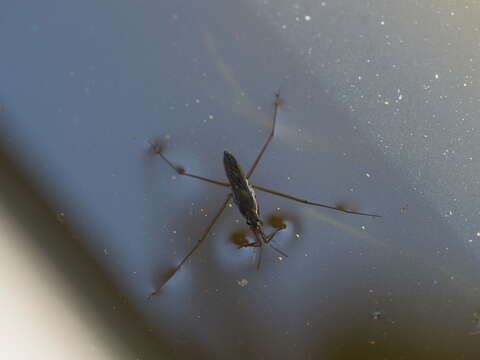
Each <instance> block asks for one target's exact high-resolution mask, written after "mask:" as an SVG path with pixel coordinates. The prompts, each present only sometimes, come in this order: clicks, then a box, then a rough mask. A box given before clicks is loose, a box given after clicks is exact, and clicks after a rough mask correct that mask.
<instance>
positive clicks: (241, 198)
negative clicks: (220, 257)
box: [149, 92, 380, 298]
mask: <svg viewBox="0 0 480 360" xmlns="http://www.w3.org/2000/svg"><path fill="white" fill-rule="evenodd" d="M274 96H275V101H274V109H273V121H272V128H271V131H270V134H269V136H268V138H267V140H266V142H265V143H264V145H263V147H262V148H261V150H260V152H259V153H258V155H257V157H256V159H255V161H254V162H253V164H252V166H251V167H250V169H249V170H248V172H247V174H246V175H245V174H244V172H243V171H242V168H241V167H240V165H239V164H238V162H237V160H236V159H235V157H234V156H233V155H232V154H231V153H229V152H228V151H224V153H223V165H224V168H225V173H226V175H227V178H228V183H227V182H222V181H217V180H213V179H209V178H206V177H203V176H198V175H194V174H190V173H188V172H186V170H185V169H184V168H182V167H179V166H175V165H174V164H173V163H172V162H171V161H170V160H169V159H168V158H167V157H165V155H164V154H163V152H162V148H161V146H160V145H158V144H154V145H152V150H153V152H154V153H155V154H158V155H160V157H161V158H162V159H163V160H164V161H165V162H166V163H167V164H168V165H169V166H170V167H171V168H172V169H173V170H175V171H176V172H177V173H178V174H179V175H182V176H188V177H191V178H194V179H198V180H202V181H206V182H209V183H212V184H216V185H219V186H222V187H229V188H230V192H229V193H228V194H227V196H226V198H225V200H224V201H223V203H222V205H221V206H220V208H219V209H218V210H217V212H216V214H215V216H214V217H213V219H212V220H211V221H210V223H209V224H208V226H207V228H206V229H205V231H204V232H203V234H202V236H201V237H200V238H199V240H198V241H197V243H196V244H195V245H194V246H193V248H192V249H191V250H190V251H189V252H188V253H187V255H185V257H184V258H183V259H182V261H180V263H179V264H178V265H177V266H176V267H175V268H174V269H173V270H172V271H171V272H170V273H169V274H167V276H166V278H165V280H164V282H163V283H162V284H161V286H160V287H159V288H158V289H157V290H156V291H154V292H152V293H151V294H150V296H149V298H151V297H152V296H155V295H157V294H158V292H159V290H160V289H161V288H162V287H163V286H164V285H165V284H166V283H167V282H168V281H169V280H170V279H171V278H172V277H173V276H174V275H175V274H176V273H177V271H178V270H180V268H181V267H182V266H183V265H184V264H185V262H186V261H187V260H188V259H189V258H190V256H192V255H193V254H194V253H195V251H196V250H197V249H198V248H199V247H200V245H202V243H203V242H204V241H205V239H206V238H207V236H208V234H209V233H210V231H211V230H212V228H213V226H214V225H215V223H216V222H217V220H218V218H219V217H220V215H221V214H222V212H223V210H225V207H226V206H227V204H228V202H229V201H230V199H231V198H232V197H233V201H234V203H235V204H236V205H237V207H238V209H239V211H240V213H241V214H242V216H243V217H244V218H245V220H246V222H247V225H248V226H249V227H250V230H251V231H252V233H253V235H254V236H255V241H253V242H245V243H243V244H241V245H240V247H259V248H260V254H259V260H258V263H257V267H260V260H261V251H262V249H263V246H264V245H266V246H269V247H271V248H272V249H273V250H275V251H276V252H278V253H280V254H281V255H283V256H287V255H286V254H285V253H284V252H282V251H281V250H279V249H277V248H276V247H275V246H273V245H272V239H273V238H274V237H275V235H276V234H277V233H278V232H279V231H280V230H282V229H284V227H283V228H277V229H276V230H274V231H273V232H272V233H271V234H269V235H267V234H265V232H264V231H263V222H262V220H261V219H260V210H259V206H258V202H257V199H256V197H255V191H254V190H259V191H263V192H266V193H270V194H272V195H276V196H280V197H283V198H287V199H290V200H294V201H297V202H300V203H302V204H307V205H313V206H318V207H323V208H328V209H332V210H336V211H341V212H344V213H349V214H356V215H365V216H372V217H380V215H376V214H368V213H362V212H358V211H353V210H348V209H346V208H344V207H343V206H342V207H335V206H330V205H325V204H321V203H315V202H311V201H308V200H302V199H300V198H297V197H295V196H292V195H287V194H284V193H281V192H278V191H274V190H271V189H268V188H265V187H262V186H259V185H255V184H250V183H249V182H248V179H249V178H250V177H251V176H252V174H253V172H254V171H255V169H256V167H257V165H258V163H259V162H260V159H261V158H262V156H263V154H264V153H265V150H266V149H267V147H268V145H269V144H270V141H271V140H272V138H273V136H274V134H275V124H276V120H277V111H278V107H279V106H280V104H281V99H280V94H279V93H278V92H277V93H275V94H274Z"/></svg>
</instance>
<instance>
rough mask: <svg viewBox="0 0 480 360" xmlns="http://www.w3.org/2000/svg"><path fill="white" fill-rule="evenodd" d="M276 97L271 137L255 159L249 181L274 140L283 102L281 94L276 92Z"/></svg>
mask: <svg viewBox="0 0 480 360" xmlns="http://www.w3.org/2000/svg"><path fill="white" fill-rule="evenodd" d="M274 95H275V102H274V104H273V106H274V107H273V123H272V131H271V132H270V135H268V138H267V141H266V142H265V144H264V145H263V147H262V150H260V153H259V154H258V155H257V158H256V159H255V161H254V163H253V165H252V167H251V168H250V170H248V173H247V179H249V178H250V176H252V174H253V172H254V171H255V168H256V167H257V165H258V162H259V161H260V159H261V158H262V155H263V153H264V152H265V150H266V149H267V146H268V144H270V141H271V140H272V138H273V135H274V134H275V123H276V121H277V109H278V106H279V105H280V102H281V101H280V94H279V93H278V92H276V93H275V94H274Z"/></svg>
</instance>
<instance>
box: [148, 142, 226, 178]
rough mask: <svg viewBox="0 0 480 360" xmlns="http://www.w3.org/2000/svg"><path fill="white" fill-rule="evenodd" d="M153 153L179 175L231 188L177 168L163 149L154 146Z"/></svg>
mask: <svg viewBox="0 0 480 360" xmlns="http://www.w3.org/2000/svg"><path fill="white" fill-rule="evenodd" d="M153 151H154V152H155V154H158V155H160V157H161V158H162V159H163V160H164V161H165V162H166V163H167V164H168V165H169V166H170V167H171V168H172V169H173V170H175V171H176V172H177V174H178V175H184V176H189V177H192V178H194V179H198V180H203V181H206V182H209V183H211V184H215V185H220V186H224V187H229V186H230V184H228V183H225V182H223V181H217V180H213V179H209V178H206V177H203V176H198V175H193V174H190V173H187V172H186V171H185V169H184V168H182V167H180V166H175V165H173V163H172V162H171V161H170V160H168V159H167V158H166V156H165V155H163V154H162V149H161V148H160V147H159V146H158V145H154V146H153Z"/></svg>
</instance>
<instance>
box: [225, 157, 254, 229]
mask: <svg viewBox="0 0 480 360" xmlns="http://www.w3.org/2000/svg"><path fill="white" fill-rule="evenodd" d="M223 165H224V167H225V173H226V174H227V178H228V181H229V183H230V186H231V187H232V193H233V200H234V201H235V204H237V206H238V209H239V210H240V213H241V214H242V215H243V216H244V217H245V218H246V219H247V222H248V221H249V222H253V223H255V222H256V221H257V220H258V203H257V200H256V199H255V193H254V192H253V190H252V188H251V187H250V185H249V184H248V180H247V178H246V177H245V175H244V174H243V171H242V169H241V168H240V165H239V164H238V162H237V160H236V159H235V157H234V156H233V155H232V154H230V153H229V152H228V151H224V152H223Z"/></svg>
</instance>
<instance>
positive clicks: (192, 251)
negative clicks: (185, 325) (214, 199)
mask: <svg viewBox="0 0 480 360" xmlns="http://www.w3.org/2000/svg"><path fill="white" fill-rule="evenodd" d="M231 197H232V194H231V193H230V194H228V195H227V197H226V198H225V200H224V202H223V204H222V206H220V208H219V209H218V211H217V213H216V214H215V216H214V217H213V219H212V221H210V224H208V227H207V229H206V230H205V232H204V233H203V234H202V236H201V237H200V239H199V240H198V242H197V243H196V244H195V245H194V246H193V248H192V249H191V250H190V251H189V252H188V254H187V255H185V257H184V258H183V259H182V261H180V263H179V264H178V265H177V266H176V267H175V268H174V269H173V271H172V272H171V273H170V274H169V276H168V278H167V279H166V280H165V281H164V282H163V284H161V285H160V287H159V288H158V289H157V290H155V291H154V292H152V293H151V294H150V296H149V297H148V298H149V299H150V298H151V297H152V296H155V295H157V294H158V292H159V291H160V289H161V288H162V287H163V286H164V285H165V284H166V283H167V282H168V281H169V280H170V279H171V278H172V277H173V275H175V274H176V273H177V271H178V270H180V268H181V267H182V266H183V264H185V262H186V261H187V260H188V258H189V257H190V256H192V255H193V253H194V252H195V251H196V250H197V249H198V248H199V247H200V245H202V244H203V241H204V240H205V239H206V238H207V236H208V234H209V233H210V230H211V229H212V227H213V225H215V223H216V222H217V220H218V218H219V217H220V215H222V212H223V210H225V207H226V206H227V204H228V201H229V200H230V198H231Z"/></svg>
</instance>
